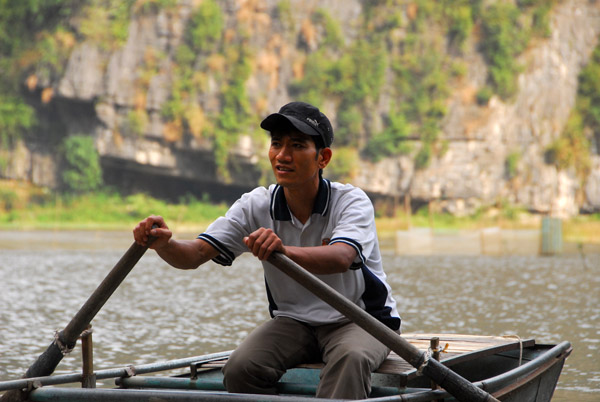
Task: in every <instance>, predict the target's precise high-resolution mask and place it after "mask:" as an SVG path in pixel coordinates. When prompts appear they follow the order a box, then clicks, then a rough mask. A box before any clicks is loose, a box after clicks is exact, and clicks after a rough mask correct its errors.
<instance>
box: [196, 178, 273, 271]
mask: <svg viewBox="0 0 600 402" xmlns="http://www.w3.org/2000/svg"><path fill="white" fill-rule="evenodd" d="M263 193H264V194H263ZM265 196H266V200H267V202H266V207H267V208H268V199H269V194H268V190H267V189H266V188H264V187H259V188H256V189H254V190H253V191H251V192H250V193H246V194H244V195H242V197H240V199H239V200H237V201H236V202H235V203H234V204H233V205H232V206H231V208H229V210H228V211H227V213H226V214H225V216H221V217H219V218H218V219H217V220H215V221H214V222H213V223H211V224H210V225H209V226H208V228H207V229H206V231H205V232H204V233H201V234H199V235H198V238H199V239H202V240H204V241H206V242H208V243H209V244H211V245H212V246H213V247H214V248H215V249H216V250H217V251H219V255H218V256H217V257H215V258H213V261H214V262H216V263H218V264H221V265H226V266H229V265H231V264H232V263H233V260H235V259H236V258H237V257H238V256H239V255H240V254H242V253H243V252H246V251H248V247H246V244H244V241H243V239H244V237H246V236H248V235H249V234H250V233H252V232H253V231H254V230H256V229H257V228H258V227H257V225H256V221H255V219H254V218H253V216H254V214H255V213H256V211H257V210H259V209H260V208H261V206H262V207H264V205H262V204H264V199H265ZM266 211H267V212H266V213H267V214H268V209H266Z"/></svg>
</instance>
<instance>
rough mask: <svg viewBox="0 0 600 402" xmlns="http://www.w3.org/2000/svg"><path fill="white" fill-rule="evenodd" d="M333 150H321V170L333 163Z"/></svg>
mask: <svg viewBox="0 0 600 402" xmlns="http://www.w3.org/2000/svg"><path fill="white" fill-rule="evenodd" d="M332 154H333V152H331V148H321V150H320V151H319V169H324V168H325V167H326V166H327V165H329V162H331V155H332Z"/></svg>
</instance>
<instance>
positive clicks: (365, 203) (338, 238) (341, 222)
mask: <svg viewBox="0 0 600 402" xmlns="http://www.w3.org/2000/svg"><path fill="white" fill-rule="evenodd" d="M332 213H333V216H332V218H333V219H334V221H335V225H334V227H333V233H332V236H331V241H330V242H329V244H334V243H345V244H348V245H350V246H352V247H354V249H355V250H356V254H357V255H356V259H355V260H354V261H353V263H352V265H351V267H350V268H351V269H358V268H360V267H362V266H363V265H364V264H366V262H367V260H368V259H369V258H370V256H371V254H372V252H373V250H374V249H376V247H378V244H377V235H376V234H377V232H376V229H375V213H374V209H373V204H372V203H371V200H370V199H369V197H367V195H366V194H365V193H364V192H363V191H362V190H360V189H358V188H354V189H353V190H351V191H348V192H346V193H345V194H343V195H342V196H341V197H339V199H338V201H337V203H336V205H335V206H334V208H332Z"/></svg>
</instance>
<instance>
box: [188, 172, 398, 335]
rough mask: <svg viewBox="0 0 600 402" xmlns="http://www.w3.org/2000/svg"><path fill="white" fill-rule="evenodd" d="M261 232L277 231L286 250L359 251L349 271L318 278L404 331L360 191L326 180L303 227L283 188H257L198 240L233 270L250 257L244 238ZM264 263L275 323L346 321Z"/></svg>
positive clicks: (369, 205) (366, 202)
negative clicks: (333, 247) (340, 247)
mask: <svg viewBox="0 0 600 402" xmlns="http://www.w3.org/2000/svg"><path fill="white" fill-rule="evenodd" d="M261 227H263V228H270V229H272V230H273V231H274V232H275V233H276V234H277V235H278V236H279V237H280V238H281V241H282V242H283V244H284V245H286V246H300V247H311V246H320V245H327V244H334V243H338V242H342V243H346V244H349V245H350V246H352V247H354V248H355V250H356V253H357V257H356V260H355V261H354V262H353V264H352V266H351V267H350V269H349V270H348V271H346V272H343V273H337V274H328V275H317V276H318V277H319V278H320V279H321V280H322V281H324V282H325V283H327V284H328V285H330V286H331V287H333V288H334V289H336V290H337V291H338V292H340V293H341V294H342V295H344V296H346V297H347V298H348V299H349V300H351V301H352V302H354V303H355V304H356V305H358V306H360V307H361V308H363V309H364V310H366V311H367V312H368V313H369V314H371V315H372V316H374V317H375V318H377V319H378V320H379V321H381V322H383V323H384V324H385V325H387V326H388V327H390V328H392V329H394V330H398V329H399V328H400V316H399V315H398V311H397V310H396V301H395V300H394V299H393V297H392V293H391V289H390V286H389V285H388V283H387V282H386V275H385V273H384V272H383V267H382V261H381V255H380V252H379V243H378V239H377V232H376V229H375V219H374V211H373V205H372V203H371V201H370V200H369V198H368V197H367V195H366V194H365V193H364V192H363V191H362V190H361V189H359V188H357V187H354V186H352V185H350V184H340V183H336V182H333V183H332V182H330V181H328V180H326V179H321V182H320V184H319V191H318V193H317V199H316V200H315V205H314V208H313V213H312V215H311V216H310V218H309V219H308V221H307V222H306V223H305V224H302V223H301V222H300V221H298V220H297V219H296V218H295V217H294V216H293V214H292V213H291V212H290V210H289V208H288V206H287V202H286V199H285V195H284V191H283V187H281V186H279V185H275V184H273V185H271V186H270V187H269V188H268V189H267V188H265V187H258V188H256V189H254V190H252V191H251V192H249V193H246V194H244V195H243V196H242V197H241V198H240V199H239V200H238V201H236V202H235V203H234V204H233V205H232V206H231V208H230V209H229V211H228V212H227V213H226V214H225V216H224V217H220V218H218V219H217V220H216V221H215V222H213V223H212V224H211V225H210V226H209V227H208V228H207V230H206V232H205V233H202V234H200V235H199V236H198V238H199V239H203V240H205V241H207V242H208V243H210V244H211V245H212V246H213V247H215V248H216V249H217V250H218V251H219V252H220V254H219V256H217V257H216V258H214V261H215V262H217V263H219V264H222V265H231V264H232V262H233V260H234V259H235V258H236V257H237V256H239V255H240V254H242V253H244V252H249V250H248V247H246V245H245V244H244V242H243V238H244V237H245V236H248V235H249V234H250V233H252V232H254V231H255V230H257V229H259V228H261ZM262 263H263V267H264V272H265V283H266V288H267V297H268V299H269V311H270V313H271V316H272V317H274V316H286V317H291V318H294V319H297V320H299V321H302V322H306V323H308V324H310V325H322V324H330V323H335V322H342V321H347V319H346V318H345V317H344V316H343V315H342V314H341V313H339V312H338V311H337V310H335V309H334V308H333V307H331V306H329V305H328V304H327V303H325V302H323V301H322V300H321V299H319V298H318V297H317V296H315V295H313V294H312V293H311V292H310V291H309V290H307V289H305V288H304V287H303V286H301V285H299V284H298V283H296V282H295V281H294V280H293V279H291V278H290V277H288V276H287V275H286V274H284V273H283V272H281V271H280V270H279V269H277V268H276V267H275V266H273V265H271V264H270V263H268V262H266V261H262Z"/></svg>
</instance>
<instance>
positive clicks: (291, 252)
mask: <svg viewBox="0 0 600 402" xmlns="http://www.w3.org/2000/svg"><path fill="white" fill-rule="evenodd" d="M285 249H286V252H285V254H286V255H287V256H288V257H289V258H290V259H291V260H293V261H294V262H296V263H297V264H298V265H300V266H301V267H303V268H304V269H306V270H307V271H309V272H311V273H313V274H321V275H326V274H336V273H341V272H346V271H347V270H348V269H349V268H350V265H351V264H352V261H353V260H354V259H355V258H356V251H355V250H354V248H352V247H351V246H348V245H347V244H342V243H336V244H333V245H331V246H317V247H293V246H287V247H286V248H285Z"/></svg>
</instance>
